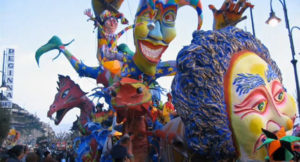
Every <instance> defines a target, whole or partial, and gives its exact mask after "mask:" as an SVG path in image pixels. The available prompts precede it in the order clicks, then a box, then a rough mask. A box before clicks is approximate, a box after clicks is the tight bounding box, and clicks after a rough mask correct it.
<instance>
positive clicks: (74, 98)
mask: <svg viewBox="0 0 300 162" xmlns="http://www.w3.org/2000/svg"><path fill="white" fill-rule="evenodd" d="M58 79H59V81H58V82H57V84H58V88H57V91H58V92H57V94H56V95H55V98H54V101H53V103H52V104H51V106H50V109H49V111H48V117H49V118H50V119H53V120H54V122H55V124H56V125H58V124H59V123H60V122H61V120H62V119H63V118H64V116H65V115H66V113H67V112H68V111H70V110H71V109H73V108H75V107H77V108H79V109H80V116H79V118H78V120H77V121H76V123H74V124H76V125H77V128H78V130H79V132H80V133H81V135H82V138H84V139H85V140H81V144H82V145H84V142H82V141H85V143H88V149H85V150H84V149H82V151H78V154H79V156H81V155H82V157H81V158H82V159H84V161H88V160H91V159H100V155H99V153H98V143H97V141H96V139H95V138H92V136H90V135H91V131H89V130H88V128H87V127H85V125H86V123H87V122H88V121H90V120H91V119H92V113H93V110H94V109H95V105H94V103H93V102H92V101H91V100H90V99H89V98H88V97H87V96H86V93H85V92H83V91H82V90H81V88H80V87H79V85H78V84H76V83H75V82H74V81H72V80H71V78H70V77H69V76H62V75H59V76H58ZM54 113H56V116H55V118H53V117H52V116H53V114H54ZM73 127H74V126H73ZM90 147H91V148H90ZM86 151H89V152H88V153H87V154H86V155H84V154H85V153H86Z"/></svg>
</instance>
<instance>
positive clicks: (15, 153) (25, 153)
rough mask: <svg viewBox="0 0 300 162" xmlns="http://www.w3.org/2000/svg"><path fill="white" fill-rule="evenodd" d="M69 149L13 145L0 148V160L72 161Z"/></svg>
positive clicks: (19, 161)
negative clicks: (7, 147)
mask: <svg viewBox="0 0 300 162" xmlns="http://www.w3.org/2000/svg"><path fill="white" fill-rule="evenodd" d="M74 161H75V159H74V154H73V152H72V151H70V150H49V149H48V148H29V147H28V146H26V145H15V146H14V147H12V148H10V149H6V148H1V149H0V162H74Z"/></svg>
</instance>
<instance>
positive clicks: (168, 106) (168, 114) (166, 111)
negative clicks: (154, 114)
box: [162, 93, 176, 124]
mask: <svg viewBox="0 0 300 162" xmlns="http://www.w3.org/2000/svg"><path fill="white" fill-rule="evenodd" d="M167 96H168V101H167V102H166V103H165V104H164V107H163V111H162V116H163V124H166V123H168V122H169V121H170V120H171V119H173V118H174V116H175V115H176V112H175V108H174V105H173V104H172V95H171V93H168V94H167Z"/></svg>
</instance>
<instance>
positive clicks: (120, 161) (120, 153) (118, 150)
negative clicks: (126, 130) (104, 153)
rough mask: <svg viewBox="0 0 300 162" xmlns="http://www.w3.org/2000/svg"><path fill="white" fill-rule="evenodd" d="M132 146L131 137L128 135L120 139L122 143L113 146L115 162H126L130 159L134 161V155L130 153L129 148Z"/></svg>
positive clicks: (112, 154)
mask: <svg viewBox="0 0 300 162" xmlns="http://www.w3.org/2000/svg"><path fill="white" fill-rule="evenodd" d="M129 145H130V137H129V136H128V135H124V136H123V137H121V139H120V143H118V144H116V145H114V146H113V148H112V149H111V152H110V154H111V156H112V158H113V159H114V161H115V162H125V161H126V160H127V159H129V160H130V161H131V162H132V161H133V157H134V156H133V155H132V154H129V153H128V148H129Z"/></svg>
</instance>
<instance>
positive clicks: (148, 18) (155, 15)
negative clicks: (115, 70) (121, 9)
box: [133, 0, 202, 75]
mask: <svg viewBox="0 0 300 162" xmlns="http://www.w3.org/2000/svg"><path fill="white" fill-rule="evenodd" d="M184 5H191V6H192V7H194V8H195V9H196V11H197V14H198V29H200V27H201V24H202V17H201V13H202V9H201V3H200V0H195V1H191V2H189V1H186V0H184V1H183V0H179V1H174V0H140V4H139V8H138V10H137V13H136V18H135V24H137V23H142V25H139V26H136V27H135V28H134V43H135V46H136V54H135V55H134V58H133V59H134V62H135V64H136V65H137V67H138V68H139V69H140V70H141V71H143V72H144V73H146V74H147V75H154V74H155V70H156V65H157V64H158V62H159V61H160V58H161V56H162V54H163V53H164V51H165V50H166V49H167V48H168V46H169V43H170V42H171V41H172V40H173V39H174V38H175V36H176V31H175V20H176V15H177V9H178V8H179V7H181V6H184Z"/></svg>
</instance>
